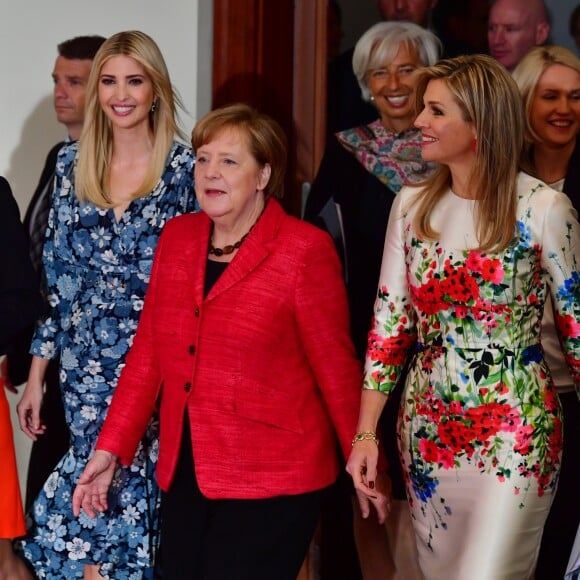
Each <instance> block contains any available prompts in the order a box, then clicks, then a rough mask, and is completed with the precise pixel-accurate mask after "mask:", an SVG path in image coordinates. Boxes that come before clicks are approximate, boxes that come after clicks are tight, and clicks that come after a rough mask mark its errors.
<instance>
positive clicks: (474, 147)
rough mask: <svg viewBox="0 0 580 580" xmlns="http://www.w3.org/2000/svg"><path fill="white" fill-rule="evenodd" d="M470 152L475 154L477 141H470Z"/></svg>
mask: <svg viewBox="0 0 580 580" xmlns="http://www.w3.org/2000/svg"><path fill="white" fill-rule="evenodd" d="M471 150H472V151H473V152H474V153H477V139H473V140H472V141H471Z"/></svg>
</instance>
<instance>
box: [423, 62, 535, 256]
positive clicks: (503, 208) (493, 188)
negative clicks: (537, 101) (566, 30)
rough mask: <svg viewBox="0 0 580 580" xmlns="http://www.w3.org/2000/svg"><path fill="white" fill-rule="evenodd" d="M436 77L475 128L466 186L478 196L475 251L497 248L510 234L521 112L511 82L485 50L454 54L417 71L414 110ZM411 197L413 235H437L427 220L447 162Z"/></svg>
mask: <svg viewBox="0 0 580 580" xmlns="http://www.w3.org/2000/svg"><path fill="white" fill-rule="evenodd" d="M436 79H442V80H444V81H445V83H446V84H447V88H448V89H449V90H450V91H451V94H452V95H453V98H454V99H455V101H456V103H457V104H458V106H459V107H460V109H461V111H462V113H463V119H464V121H465V122H466V123H471V124H472V125H473V127H474V130H475V133H476V140H477V143H476V153H475V162H474V168H473V171H472V174H471V176H470V181H469V187H470V188H471V191H472V192H473V197H474V198H475V199H477V200H478V204H477V209H476V212H477V213H476V228H477V236H478V243H479V249H480V250H481V251H491V250H495V251H499V250H502V249H504V248H506V247H507V246H508V244H509V243H510V242H511V240H512V239H513V236H514V230H515V225H516V207H517V175H518V171H519V159H520V154H521V151H522V146H523V137H522V135H523V130H524V114H523V107H522V103H521V98H520V95H519V93H518V89H517V86H516V84H515V82H514V80H513V79H512V78H511V76H510V75H509V73H508V72H507V71H506V70H505V69H504V67H503V66H501V65H500V64H499V63H498V62H497V61H496V60H495V59H493V58H491V57H489V56H485V55H470V56H459V57H456V58H450V59H446V60H442V61H440V62H439V63H438V64H436V65H435V66H432V67H430V68H427V69H423V70H422V71H420V72H419V81H418V86H417V105H418V110H421V109H422V108H423V96H424V94H425V91H426V89H427V84H428V83H429V82H430V81H432V80H436ZM422 185H424V189H423V193H422V194H421V195H420V196H419V197H418V198H417V200H416V203H417V204H418V208H417V213H416V216H415V228H416V230H417V232H418V234H419V236H421V237H424V238H426V239H432V240H434V239H437V238H438V235H439V234H438V232H436V231H435V230H434V229H433V228H432V227H431V224H430V215H431V212H432V211H433V208H434V207H435V206H436V205H437V203H438V202H439V200H440V199H441V198H442V197H443V195H444V194H445V192H446V191H447V190H448V189H449V187H450V186H451V173H450V170H449V168H448V167H447V166H445V165H441V166H439V167H438V168H437V169H436V170H435V172H434V173H433V175H432V176H430V177H429V178H427V179H426V180H425V181H424V182H423V184H422Z"/></svg>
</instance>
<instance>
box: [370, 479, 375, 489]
mask: <svg viewBox="0 0 580 580" xmlns="http://www.w3.org/2000/svg"><path fill="white" fill-rule="evenodd" d="M369 489H375V482H374V481H369Z"/></svg>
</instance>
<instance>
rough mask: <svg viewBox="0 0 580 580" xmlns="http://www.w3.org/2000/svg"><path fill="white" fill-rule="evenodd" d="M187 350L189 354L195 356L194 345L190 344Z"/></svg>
mask: <svg viewBox="0 0 580 580" xmlns="http://www.w3.org/2000/svg"><path fill="white" fill-rule="evenodd" d="M187 350H188V351H189V354H195V344H190V345H189V347H188V348H187Z"/></svg>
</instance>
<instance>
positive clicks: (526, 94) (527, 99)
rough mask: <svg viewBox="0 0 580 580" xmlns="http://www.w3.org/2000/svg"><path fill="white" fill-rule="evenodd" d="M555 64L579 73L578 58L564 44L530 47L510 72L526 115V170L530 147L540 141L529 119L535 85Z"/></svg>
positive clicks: (529, 161) (579, 62)
mask: <svg viewBox="0 0 580 580" xmlns="http://www.w3.org/2000/svg"><path fill="white" fill-rule="evenodd" d="M555 64H559V65H562V66H566V67H568V68H571V69H572V70H575V71H576V72H577V73H578V74H580V58H578V57H577V56H576V55H575V54H574V53H573V52H572V51H571V50H569V49H567V48H565V47H564V46H556V45H554V46H536V47H535V48H532V49H531V50H530V51H529V52H528V54H526V56H525V57H524V58H523V59H522V60H521V61H520V63H519V64H518V66H517V67H516V68H515V70H514V71H513V73H512V76H513V78H514V80H515V81H516V84H517V85H518V89H519V91H520V94H521V96H522V100H523V103H524V112H525V115H526V129H525V133H524V139H525V156H524V161H523V163H524V167H525V169H526V170H527V171H531V170H532V166H531V155H530V154H531V149H532V147H533V145H534V143H538V142H540V141H541V138H540V136H539V135H538V134H537V133H536V132H535V131H534V129H533V128H532V119H531V111H532V104H533V101H534V95H535V92H536V87H537V86H538V83H539V82H540V78H541V77H542V75H543V74H544V72H546V70H547V69H548V68H549V67H551V66H553V65H555Z"/></svg>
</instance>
